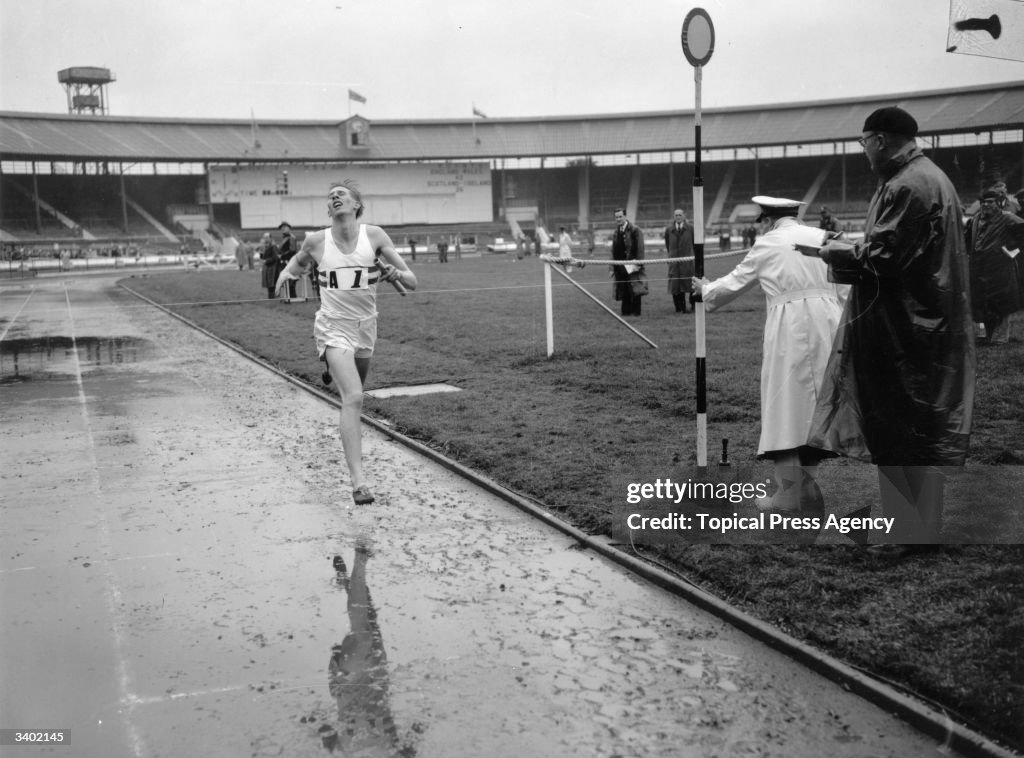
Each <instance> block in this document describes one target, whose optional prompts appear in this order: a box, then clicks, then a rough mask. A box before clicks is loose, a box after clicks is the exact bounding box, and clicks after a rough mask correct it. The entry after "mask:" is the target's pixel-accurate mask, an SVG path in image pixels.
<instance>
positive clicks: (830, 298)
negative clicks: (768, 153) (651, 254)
mask: <svg viewBox="0 0 1024 758" xmlns="http://www.w3.org/2000/svg"><path fill="white" fill-rule="evenodd" d="M753 201H754V202H755V203H757V204H758V205H759V206H760V207H761V215H760V216H759V220H762V221H765V222H766V225H767V231H766V232H765V234H763V235H762V236H761V237H760V239H758V240H757V242H755V243H754V245H753V247H751V249H750V251H749V252H748V253H747V254H746V256H745V257H744V258H743V260H742V261H740V262H739V263H738V264H737V265H736V267H735V268H734V269H733V270H732V271H731V272H729V273H728V274H726V275H725V276H723V277H722V278H720V279H716V280H715V281H713V282H711V281H708V280H707V279H701V278H699V277H695V278H694V280H693V289H694V292H695V293H696V294H697V295H699V296H700V297H701V299H702V300H703V301H704V304H705V305H706V306H707V309H708V312H713V311H715V310H717V309H718V308H720V307H722V306H723V305H726V304H727V303H729V302H731V301H733V300H735V299H736V298H737V297H739V296H740V295H742V294H743V293H744V292H747V291H748V290H750V289H751V288H753V286H754V285H755V284H758V285H760V286H761V290H762V291H763V292H764V294H765V298H766V299H767V314H766V316H765V324H764V340H763V346H764V347H763V352H762V358H761V438H760V441H759V442H758V445H757V455H758V457H760V458H765V459H768V460H771V461H774V463H775V482H776V484H777V485H778V489H777V491H776V492H775V493H774V495H772V496H771V497H770V498H765V499H763V500H759V501H758V503H757V505H758V508H760V509H761V510H766V511H769V510H773V511H779V512H790V513H792V512H796V511H805V512H808V513H813V514H814V515H824V498H823V497H822V494H821V490H820V489H819V488H818V485H817V482H816V481H815V478H814V473H815V470H816V468H817V466H818V464H819V463H820V462H821V460H822V459H823V458H827V457H830V456H831V455H833V454H832V453H827V452H825V451H823V450H821V449H820V448H815V447H813V446H810V445H808V444H807V439H808V437H809V435H810V432H811V420H812V418H813V417H814V409H815V404H816V402H817V400H818V393H819V391H820V390H821V386H822V383H823V382H824V378H825V368H826V366H827V365H828V359H829V354H830V353H831V350H832V340H833V338H834V337H835V334H836V329H838V327H839V320H840V318H841V316H842V313H843V306H842V301H843V298H844V297H845V296H846V291H847V289H848V288H847V287H842V286H837V285H835V284H832V283H831V282H829V280H828V268H827V267H826V266H825V265H824V264H823V263H822V262H821V261H820V260H818V259H817V258H813V257H808V256H804V255H800V254H799V253H798V252H796V250H795V249H794V246H796V245H805V246H808V247H811V248H814V249H817V248H818V247H820V246H821V244H822V242H823V240H824V237H825V233H824V232H823V231H822V230H821V229H815V228H813V227H810V226H804V225H803V224H801V223H800V222H799V221H797V218H796V217H797V214H798V213H799V210H800V206H801V205H803V203H801V202H799V201H797V200H788V199H786V198H776V197H768V196H765V195H758V196H757V197H755V198H753Z"/></svg>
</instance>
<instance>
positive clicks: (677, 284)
mask: <svg viewBox="0 0 1024 758" xmlns="http://www.w3.org/2000/svg"><path fill="white" fill-rule="evenodd" d="M665 254H666V256H667V257H669V258H689V259H690V260H687V261H675V262H673V263H670V264H668V293H669V294H670V295H671V296H672V303H673V305H675V308H676V313H686V312H687V308H686V301H687V299H691V300H692V297H693V295H692V292H693V227H691V226H690V225H689V224H688V223H686V214H685V213H683V210H682V208H676V210H675V212H674V213H673V214H672V223H671V224H669V225H668V226H666V227H665Z"/></svg>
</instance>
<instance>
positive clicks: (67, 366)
mask: <svg viewBox="0 0 1024 758" xmlns="http://www.w3.org/2000/svg"><path fill="white" fill-rule="evenodd" d="M76 351H77V358H78V366H79V367H80V368H81V370H82V371H83V372H87V371H89V370H91V369H95V368H99V367H104V366H117V365H123V364H132V363H138V362H140V361H142V360H144V359H146V358H148V357H150V356H152V355H153V354H154V352H155V346H154V345H153V343H152V342H150V341H149V340H146V339H141V338H139V337H78V338H76V339H72V338H71V337H68V336H47V337H32V338H15V339H6V340H4V341H3V342H0V384H13V383H18V382H26V381H64V380H67V379H69V378H73V377H74V376H75V375H76V373H77V370H78V369H77V368H76V365H75V357H76Z"/></svg>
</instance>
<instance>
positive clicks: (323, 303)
mask: <svg viewBox="0 0 1024 758" xmlns="http://www.w3.org/2000/svg"><path fill="white" fill-rule="evenodd" d="M364 209H365V206H364V205H363V198H362V194H361V193H360V191H359V189H358V188H357V187H356V185H355V184H353V183H352V182H341V183H338V184H333V185H331V188H330V190H329V191H328V193H327V212H328V214H329V215H330V217H331V225H330V226H329V227H327V228H326V229H321V230H320V231H316V232H311V233H310V234H307V235H306V239H305V240H304V241H303V243H302V248H301V249H300V250H299V252H298V254H297V255H296V256H295V257H294V258H292V260H291V261H290V262H289V263H288V265H287V266H286V267H285V269H284V270H283V271H282V272H281V274H280V276H279V277H278V280H277V289H279V290H280V289H281V287H283V286H284V285H285V282H287V281H289V280H290V279H296V278H298V276H299V275H300V274H301V273H302V272H303V271H304V270H305V269H306V267H307V266H308V265H309V264H311V263H315V264H316V265H317V267H318V270H319V274H318V276H319V279H320V309H319V310H318V311H317V312H316V320H315V321H314V325H313V336H314V338H315V340H316V348H317V352H318V353H319V355H320V358H321V359H322V360H325V361H326V363H327V367H328V369H329V371H330V376H331V377H332V378H333V380H334V381H335V383H336V384H337V387H338V394H339V395H340V396H341V415H340V422H339V425H340V429H341V446H342V449H343V450H344V453H345V462H346V464H347V465H348V473H349V478H350V479H351V484H352V499H353V500H354V501H355V503H356V504H357V505H365V504H368V503H372V502H373V501H374V496H373V494H372V493H371V492H370V489H369V487H367V486H366V482H365V481H364V476H363V457H362V451H363V447H362V446H363V441H362V427H361V424H362V422H361V420H360V416H361V414H362V410H363V383H364V382H365V381H366V375H367V373H368V372H369V370H370V358H371V356H372V355H373V349H374V345H375V344H376V341H377V282H378V281H380V280H381V279H383V280H385V281H387V282H398V283H400V284H401V285H402V286H404V287H405V288H406V289H410V290H411V289H416V276H415V275H414V274H413V273H412V271H410V270H409V267H408V266H407V265H406V263H405V261H404V260H402V257H401V256H400V255H399V254H398V252H397V251H396V250H395V246H394V243H393V242H392V241H391V238H390V237H389V236H388V235H387V233H386V232H385V231H384V230H383V229H381V228H380V227H379V226H373V225H371V224H362V223H360V222H359V218H360V217H361V216H362V215H363V211H364ZM378 257H379V258H383V259H384V264H383V267H382V268H378Z"/></svg>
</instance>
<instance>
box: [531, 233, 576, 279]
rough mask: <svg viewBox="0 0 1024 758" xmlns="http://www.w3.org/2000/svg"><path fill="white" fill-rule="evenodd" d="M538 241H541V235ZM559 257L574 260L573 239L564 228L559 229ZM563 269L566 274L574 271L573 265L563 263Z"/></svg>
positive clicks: (538, 236)
mask: <svg viewBox="0 0 1024 758" xmlns="http://www.w3.org/2000/svg"><path fill="white" fill-rule="evenodd" d="M537 239H540V235H539V234H538V235H537ZM558 257H559V258H572V237H570V236H569V231H568V230H567V229H566V228H565V227H564V226H560V227H558ZM562 268H563V269H565V273H567V274H568V273H569V272H570V271H572V264H571V263H563V264H562Z"/></svg>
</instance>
